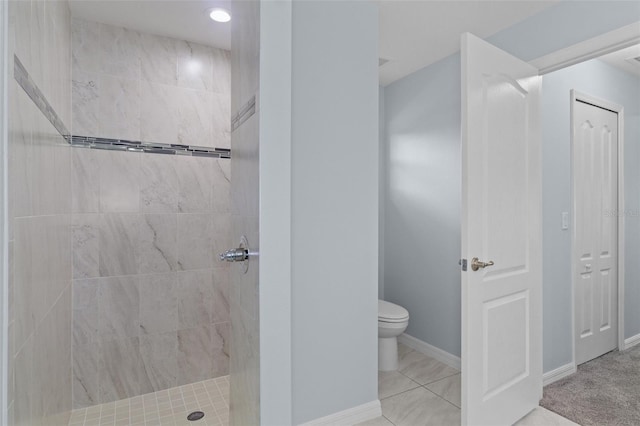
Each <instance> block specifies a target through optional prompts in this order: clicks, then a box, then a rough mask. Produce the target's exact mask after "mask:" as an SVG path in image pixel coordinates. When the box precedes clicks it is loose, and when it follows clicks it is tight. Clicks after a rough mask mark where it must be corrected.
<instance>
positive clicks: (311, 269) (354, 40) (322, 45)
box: [261, 1, 378, 424]
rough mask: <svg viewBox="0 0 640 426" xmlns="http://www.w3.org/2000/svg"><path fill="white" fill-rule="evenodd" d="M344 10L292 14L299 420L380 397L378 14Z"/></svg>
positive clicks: (344, 6)
mask: <svg viewBox="0 0 640 426" xmlns="http://www.w3.org/2000/svg"><path fill="white" fill-rule="evenodd" d="M337 7H338V6H336V3H332V2H324V1H321V2H294V3H293V9H292V12H293V27H292V41H293V43H292V49H293V53H292V72H291V75H292V91H291V94H292V115H291V122H292V134H291V136H292V143H291V147H292V149H291V165H292V167H291V194H292V202H291V244H292V250H291V254H292V256H291V265H292V275H291V277H292V284H291V287H292V300H291V302H292V361H293V375H292V393H293V423H294V424H299V423H303V422H306V421H309V420H313V419H316V418H319V417H323V416H326V415H329V414H333V413H335V412H338V411H342V410H345V409H349V408H352V407H355V406H358V405H361V404H365V403H368V402H371V401H375V400H377V399H378V396H377V374H376V372H377V367H378V365H377V364H378V361H377V331H378V330H377V321H376V319H377V312H378V308H377V306H378V305H377V296H378V294H377V286H376V284H377V282H378V185H377V181H378V46H377V40H378V12H377V6H376V5H375V4H374V3H371V2H358V1H354V2H340V4H339V8H338V10H339V12H340V13H336V11H337V10H336V8H337ZM261 285H263V284H262V283H261Z"/></svg>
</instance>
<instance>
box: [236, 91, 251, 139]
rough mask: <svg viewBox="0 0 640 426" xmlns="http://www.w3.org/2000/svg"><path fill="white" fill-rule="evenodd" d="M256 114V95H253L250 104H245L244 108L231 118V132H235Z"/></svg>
mask: <svg viewBox="0 0 640 426" xmlns="http://www.w3.org/2000/svg"><path fill="white" fill-rule="evenodd" d="M255 113H256V95H253V96H252V97H251V99H249V102H247V103H246V104H244V105H243V106H242V108H240V110H239V111H238V112H237V113H236V114H235V115H234V116H233V117H232V118H231V131H232V132H233V131H234V130H236V129H237V128H238V127H240V126H241V125H242V123H244V122H245V121H247V120H248V119H250V118H251V116H252V115H253V114H255Z"/></svg>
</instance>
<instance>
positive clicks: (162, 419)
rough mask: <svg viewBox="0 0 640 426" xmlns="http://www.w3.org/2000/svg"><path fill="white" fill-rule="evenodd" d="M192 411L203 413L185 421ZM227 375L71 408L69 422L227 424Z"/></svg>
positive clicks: (72, 425) (78, 425) (85, 425)
mask: <svg viewBox="0 0 640 426" xmlns="http://www.w3.org/2000/svg"><path fill="white" fill-rule="evenodd" d="M194 411H202V412H204V414H205V415H204V417H203V418H202V419H200V420H196V421H188V420H187V416H188V415H189V413H192V412H194ZM228 424H229V376H224V377H218V378H215V379H210V380H205V381H203V382H198V383H191V384H188V385H184V386H179V387H175V388H171V389H166V390H162V391H158V392H154V393H149V394H146V395H140V396H136V397H133V398H129V399H123V400H120V401H114V402H109V403H106V404H101V405H94V406H92V407H87V408H81V409H79V410H74V411H73V413H71V418H70V419H69V426H106V425H109V426H121V425H122V426H124V425H128V426H134V425H135V426H142V425H144V426H149V425H153V426H205V425H206V426H227V425H228Z"/></svg>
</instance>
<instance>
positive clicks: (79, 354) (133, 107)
mask: <svg viewBox="0 0 640 426" xmlns="http://www.w3.org/2000/svg"><path fill="white" fill-rule="evenodd" d="M72 52H73V91H72V94H73V97H72V99H73V111H72V114H73V125H72V131H73V133H74V134H80V135H87V136H100V137H109V138H123V139H124V138H126V139H134V140H143V141H150V142H162V143H189V144H198V145H208V146H216V147H228V146H229V135H228V126H229V122H230V119H229V107H228V102H229V90H230V87H229V84H230V83H229V75H228V74H229V70H228V68H229V66H228V60H229V59H228V52H225V51H220V50H218V49H212V48H209V47H205V46H199V45H193V44H191V43H186V42H182V41H179V40H173V39H168V38H163V37H157V36H151V35H147V34H140V33H137V32H134V31H130V30H127V29H124V28H117V27H112V26H107V25H102V24H95V23H90V22H86V21H78V20H76V21H74V23H73V43H72ZM189 67H191V68H190V69H189V70H186V71H185V68H189ZM183 71H184V72H183ZM187 71H189V72H187ZM197 73H200V74H197ZM72 166H73V167H72V170H73V175H72V201H71V203H72V210H73V216H72V222H73V223H72V228H73V350H72V352H73V406H74V407H75V408H80V407H86V406H90V405H94V404H101V403H105V402H110V401H114V400H118V399H123V398H129V397H132V396H136V395H140V394H145V393H148V392H154V391H158V390H162V389H167V388H170V387H173V386H178V385H183V384H187V383H192V382H196V381H201V380H205V379H209V378H213V377H218V376H223V375H226V374H228V370H229V355H228V353H229V351H228V333H229V302H228V286H229V268H228V266H226V265H223V264H219V262H218V261H217V259H216V254H217V253H218V252H221V251H223V250H226V249H227V248H228V247H230V246H231V240H230V232H229V227H230V207H229V203H230V201H229V166H230V163H229V160H228V159H212V158H199V157H184V156H178V155H160V154H141V153H133V152H119V151H102V150H93V149H84V148H75V149H73V150H72Z"/></svg>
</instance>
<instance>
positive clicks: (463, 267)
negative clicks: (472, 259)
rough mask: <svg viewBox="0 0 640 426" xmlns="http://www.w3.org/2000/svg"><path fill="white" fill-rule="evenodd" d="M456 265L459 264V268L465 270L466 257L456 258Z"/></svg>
mask: <svg viewBox="0 0 640 426" xmlns="http://www.w3.org/2000/svg"><path fill="white" fill-rule="evenodd" d="M458 265H460V269H461V270H463V271H466V270H467V259H460V260H458Z"/></svg>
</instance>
